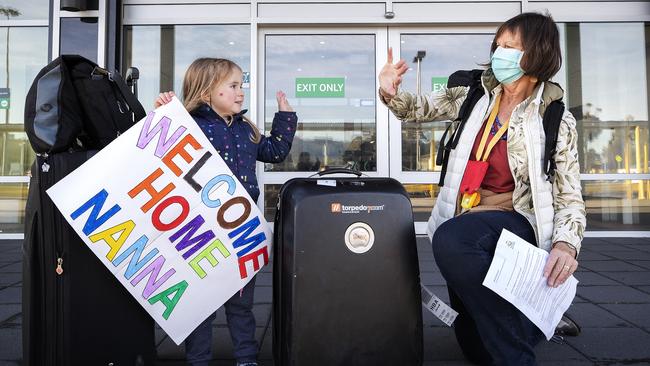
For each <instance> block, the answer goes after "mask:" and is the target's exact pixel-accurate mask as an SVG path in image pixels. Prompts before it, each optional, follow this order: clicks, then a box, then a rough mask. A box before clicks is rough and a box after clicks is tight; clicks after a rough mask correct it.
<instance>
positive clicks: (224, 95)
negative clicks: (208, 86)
mask: <svg viewBox="0 0 650 366" xmlns="http://www.w3.org/2000/svg"><path fill="white" fill-rule="evenodd" d="M241 84H242V72H241V71H240V70H237V69H236V70H233V72H232V73H230V75H229V76H228V77H227V78H226V79H225V80H223V82H221V83H219V85H217V86H216V87H215V88H214V89H212V91H211V92H210V96H209V98H210V99H209V101H208V103H209V104H210V107H212V109H213V110H214V111H215V112H217V114H218V115H220V116H221V117H225V116H232V115H234V114H237V113H239V112H241V109H242V106H243V105H244V92H243V91H242V88H241Z"/></svg>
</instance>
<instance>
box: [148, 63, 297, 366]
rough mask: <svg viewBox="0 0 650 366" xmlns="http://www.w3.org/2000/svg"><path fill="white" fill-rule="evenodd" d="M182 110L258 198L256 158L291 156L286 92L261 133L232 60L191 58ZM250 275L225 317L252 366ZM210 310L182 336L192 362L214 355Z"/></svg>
mask: <svg viewBox="0 0 650 366" xmlns="http://www.w3.org/2000/svg"><path fill="white" fill-rule="evenodd" d="M173 96H174V94H173V92H166V93H161V94H160V95H159V96H158V98H156V101H155V107H156V108H157V107H159V106H161V105H163V104H166V103H169V102H170V101H171V99H172V97H173ZM183 96H184V102H183V104H184V105H185V108H186V109H187V110H188V111H189V112H190V114H191V115H192V117H193V118H194V120H195V121H196V123H197V124H198V125H199V127H201V130H203V133H205V135H206V136H207V137H208V139H209V140H210V142H211V143H212V145H213V146H214V148H215V149H216V150H217V152H218V153H219V155H221V157H222V158H223V160H224V161H225V162H226V164H228V167H229V168H230V170H232V172H233V173H234V174H235V176H237V178H238V179H239V182H240V183H241V184H242V185H244V187H245V188H246V191H247V192H248V194H250V196H251V197H252V198H253V200H256V201H257V198H258V197H259V194H260V189H259V187H258V185H257V177H256V176H255V162H256V161H257V160H259V161H262V162H265V163H279V162H281V161H283V160H284V158H285V157H286V156H287V155H288V154H289V150H290V149H291V142H292V141H293V136H294V134H295V132H296V124H297V122H298V119H297V117H296V113H295V112H294V111H293V109H292V108H291V106H290V105H289V103H288V102H287V99H286V95H285V94H284V93H283V92H281V91H279V92H278V93H277V94H276V98H277V100H278V109H279V112H278V113H276V114H275V117H274V118H273V126H272V128H271V136H264V135H262V134H260V131H259V130H258V129H257V127H256V126H255V124H253V122H251V121H250V120H249V119H248V118H246V117H245V116H244V113H246V110H243V111H242V105H243V104H244V93H243V91H242V70H241V68H240V67H239V66H237V64H235V63H234V62H232V61H230V60H226V59H219V58H200V59H197V60H195V61H194V62H193V63H192V64H191V65H190V67H189V68H188V69H187V72H186V73H185V78H184V79H183ZM254 287H255V278H253V279H252V280H251V281H250V282H249V283H248V284H247V285H246V286H245V287H244V288H243V289H242V290H241V291H239V292H237V293H236V294H234V295H233V296H232V297H231V298H230V299H229V300H228V301H227V302H226V303H225V307H226V318H227V321H228V328H229V330H230V336H231V338H232V343H233V346H234V356H235V359H236V360H237V365H238V366H256V365H257V352H258V345H257V341H256V340H255V317H254V316H253V312H252V308H253V289H254ZM214 318H215V315H214V314H212V315H211V316H210V317H208V318H207V319H206V320H205V321H204V322H203V323H202V324H201V325H199V327H198V328H196V330H194V332H192V333H191V334H190V335H189V336H188V337H187V339H186V340H185V356H186V358H187V361H188V363H189V364H190V365H193V366H199V365H201V366H203V365H205V366H207V365H208V362H210V360H211V359H212V349H211V344H212V320H213V319H214Z"/></svg>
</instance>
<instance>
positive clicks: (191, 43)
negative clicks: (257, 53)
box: [124, 25, 251, 108]
mask: <svg viewBox="0 0 650 366" xmlns="http://www.w3.org/2000/svg"><path fill="white" fill-rule="evenodd" d="M124 39H125V41H124V45H125V62H124V65H125V68H124V70H126V68H128V67H132V66H133V67H137V68H138V69H139V70H140V80H139V81H138V99H140V101H141V102H142V104H143V105H144V106H145V107H146V108H151V106H152V105H153V101H154V99H155V98H156V96H157V95H158V93H160V92H161V91H167V90H173V91H175V92H176V94H177V95H178V96H180V97H182V85H183V76H184V75H185V70H187V67H188V66H189V65H190V64H191V63H192V61H194V60H195V59H197V58H199V57H218V58H227V59H230V60H232V61H234V62H235V63H236V64H237V65H239V66H240V67H241V68H242V70H243V71H244V72H250V47H251V46H250V26H248V25H162V26H127V27H125V32H124ZM244 97H245V103H244V108H248V105H249V102H250V89H249V88H245V89H244Z"/></svg>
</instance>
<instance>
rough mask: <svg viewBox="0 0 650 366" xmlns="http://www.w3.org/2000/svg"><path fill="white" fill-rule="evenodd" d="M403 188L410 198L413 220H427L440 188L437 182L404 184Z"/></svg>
mask: <svg viewBox="0 0 650 366" xmlns="http://www.w3.org/2000/svg"><path fill="white" fill-rule="evenodd" d="M404 188H405V189H406V192H407V193H408V195H409V198H410V199H411V205H412V206H413V220H414V221H427V220H429V216H431V209H433V205H434V204H435V203H436V197H438V192H439V191H440V188H439V187H438V185H437V184H404Z"/></svg>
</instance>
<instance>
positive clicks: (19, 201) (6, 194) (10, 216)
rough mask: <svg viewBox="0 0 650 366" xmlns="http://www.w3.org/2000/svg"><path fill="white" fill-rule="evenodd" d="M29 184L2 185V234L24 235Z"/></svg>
mask: <svg viewBox="0 0 650 366" xmlns="http://www.w3.org/2000/svg"><path fill="white" fill-rule="evenodd" d="M27 190H28V188H27V183H18V184H15V183H2V184H0V233H2V234H6V233H23V232H24V230H25V227H24V226H25V204H26V203H27Z"/></svg>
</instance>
